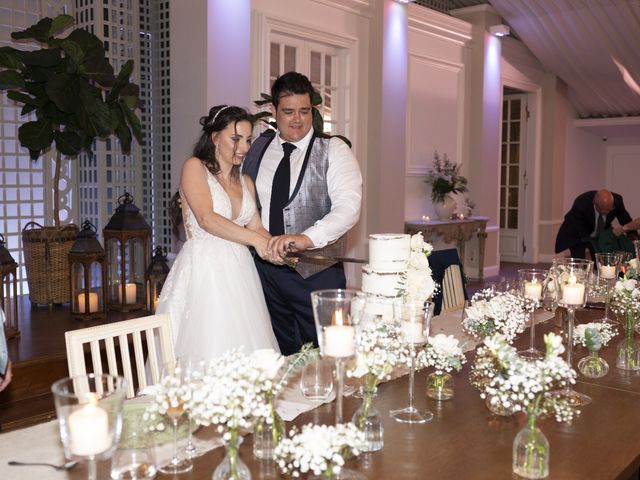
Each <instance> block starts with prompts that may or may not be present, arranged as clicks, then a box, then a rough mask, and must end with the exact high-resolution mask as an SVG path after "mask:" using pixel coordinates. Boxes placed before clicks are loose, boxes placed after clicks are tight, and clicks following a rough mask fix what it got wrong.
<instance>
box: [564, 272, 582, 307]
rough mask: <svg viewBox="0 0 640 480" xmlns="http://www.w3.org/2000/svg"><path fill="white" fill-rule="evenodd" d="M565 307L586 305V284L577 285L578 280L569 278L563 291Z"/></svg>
mask: <svg viewBox="0 0 640 480" xmlns="http://www.w3.org/2000/svg"><path fill="white" fill-rule="evenodd" d="M561 303H564V304H565V305H582V304H583V303H584V284H583V283H576V278H575V277H571V278H569V283H567V284H566V285H565V286H564V288H563V289H562V302H561Z"/></svg>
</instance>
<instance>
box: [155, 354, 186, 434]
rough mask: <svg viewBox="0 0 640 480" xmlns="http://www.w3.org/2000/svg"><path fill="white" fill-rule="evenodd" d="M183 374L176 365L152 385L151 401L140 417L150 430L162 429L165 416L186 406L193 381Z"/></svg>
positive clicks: (164, 426)
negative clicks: (169, 372) (168, 373)
mask: <svg viewBox="0 0 640 480" xmlns="http://www.w3.org/2000/svg"><path fill="white" fill-rule="evenodd" d="M191 379H193V380H195V378H194V377H189V378H187V377H186V376H185V375H184V372H183V370H182V367H180V366H177V367H176V368H175V370H174V371H173V372H172V374H171V375H165V376H164V377H162V378H161V379H160V383H158V384H157V385H154V388H153V401H152V402H151V403H150V404H149V405H148V406H147V408H146V410H145V412H144V413H143V414H142V419H143V420H144V421H145V422H146V423H147V425H148V428H149V430H151V431H158V432H161V431H163V430H164V429H165V428H166V427H167V426H166V425H165V420H166V417H167V416H168V415H169V414H171V413H176V412H177V411H180V414H182V412H183V411H185V410H186V409H187V408H188V407H187V405H188V404H189V402H190V401H191V398H192V395H193V388H192V387H193V383H192V382H191V381H190V380H191Z"/></svg>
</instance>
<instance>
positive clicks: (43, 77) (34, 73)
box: [24, 65, 55, 83]
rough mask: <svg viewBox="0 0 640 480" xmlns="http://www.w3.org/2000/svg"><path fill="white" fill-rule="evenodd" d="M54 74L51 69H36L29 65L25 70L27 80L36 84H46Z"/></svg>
mask: <svg viewBox="0 0 640 480" xmlns="http://www.w3.org/2000/svg"><path fill="white" fill-rule="evenodd" d="M54 73H55V72H54V71H53V69H51V68H43V67H34V66H32V65H27V66H26V67H25V68H24V78H25V80H32V81H34V82H36V83H44V82H46V81H47V80H49V77H50V76H51V75H53V74H54Z"/></svg>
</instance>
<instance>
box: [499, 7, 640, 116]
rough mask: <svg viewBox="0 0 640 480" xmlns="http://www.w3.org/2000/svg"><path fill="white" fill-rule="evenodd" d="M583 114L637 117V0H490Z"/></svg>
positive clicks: (639, 16) (639, 19)
mask: <svg viewBox="0 0 640 480" xmlns="http://www.w3.org/2000/svg"><path fill="white" fill-rule="evenodd" d="M489 3H490V4H491V5H492V6H493V7H494V8H495V9H496V10H497V11H498V13H499V14H500V16H502V17H503V18H504V20H505V21H506V23H508V24H509V25H510V26H511V28H512V29H513V30H515V32H516V34H517V36H518V37H519V38H520V39H521V40H522V41H523V42H524V43H525V45H527V47H528V48H529V50H531V52H532V53H533V54H534V55H535V56H536V57H537V58H538V59H539V60H540V62H541V63H542V64H543V65H544V67H545V68H546V69H547V70H549V71H550V72H552V73H554V74H555V75H557V76H558V77H560V78H561V79H562V80H563V81H564V82H565V83H566V84H567V85H568V87H569V96H570V99H571V102H572V103H573V105H574V107H575V108H576V110H577V112H578V114H579V115H580V117H582V118H592V117H596V118H597V117H626V116H638V115H640V0H489Z"/></svg>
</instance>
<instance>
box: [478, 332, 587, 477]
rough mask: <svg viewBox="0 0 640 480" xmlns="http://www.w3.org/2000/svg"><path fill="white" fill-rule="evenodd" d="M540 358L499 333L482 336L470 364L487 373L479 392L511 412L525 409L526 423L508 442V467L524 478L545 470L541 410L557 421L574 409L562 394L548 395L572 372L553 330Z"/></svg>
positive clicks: (572, 379) (546, 456) (546, 450)
mask: <svg viewBox="0 0 640 480" xmlns="http://www.w3.org/2000/svg"><path fill="white" fill-rule="evenodd" d="M544 343H545V346H546V352H545V356H544V358H543V359H540V360H531V359H524V358H522V357H521V356H520V355H518V352H517V351H516V349H515V348H514V347H513V346H511V345H510V344H509V341H508V339H507V338H506V337H505V336H503V335H495V336H492V337H489V338H487V339H486V340H485V345H484V346H482V347H480V348H479V349H478V353H477V356H476V364H475V365H474V368H475V369H477V370H481V375H482V376H483V377H486V378H487V379H488V383H487V385H486V387H485V391H484V392H482V393H481V396H483V397H484V396H490V397H491V398H492V399H493V401H494V402H497V403H500V404H501V405H502V407H504V408H506V409H509V410H511V411H513V412H524V413H525V414H526V415H527V419H528V420H527V427H526V428H525V429H524V430H522V431H521V432H520V433H518V435H517V436H516V438H515V440H514V443H513V471H514V473H516V474H517V475H519V476H521V477H524V478H546V477H547V476H548V475H549V442H548V441H547V439H546V438H545V436H544V434H543V433H542V431H541V430H540V429H539V428H537V426H536V422H537V419H538V417H539V416H540V415H553V416H555V418H556V420H557V421H558V422H567V423H570V422H571V421H572V420H573V418H574V417H575V416H576V415H578V414H579V411H578V410H575V409H574V408H572V407H571V406H569V404H568V403H567V402H566V400H565V399H563V398H562V397H557V396H553V395H547V394H548V393H549V392H551V391H552V390H558V389H560V388H563V387H565V386H567V385H568V384H572V383H575V377H576V373H575V371H574V370H573V369H572V368H571V366H570V365H569V364H567V363H566V362H565V361H564V360H563V359H562V358H561V357H560V355H561V354H562V352H564V347H563V345H562V338H561V337H560V336H558V335H555V334H553V333H548V334H547V335H545V336H544Z"/></svg>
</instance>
